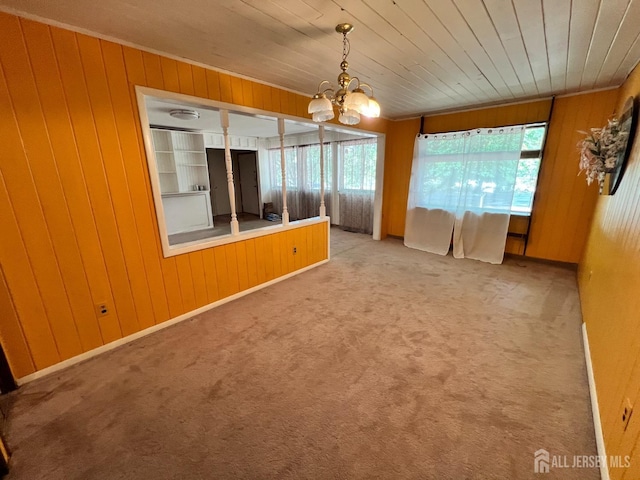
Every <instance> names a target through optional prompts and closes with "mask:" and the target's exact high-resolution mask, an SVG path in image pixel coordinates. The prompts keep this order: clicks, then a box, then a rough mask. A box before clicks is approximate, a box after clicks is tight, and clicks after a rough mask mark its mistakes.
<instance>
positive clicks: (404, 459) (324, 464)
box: [3, 229, 599, 480]
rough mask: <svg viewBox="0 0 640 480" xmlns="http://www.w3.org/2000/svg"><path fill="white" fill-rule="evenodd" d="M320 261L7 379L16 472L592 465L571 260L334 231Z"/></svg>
mask: <svg viewBox="0 0 640 480" xmlns="http://www.w3.org/2000/svg"><path fill="white" fill-rule="evenodd" d="M331 233H332V254H333V258H332V260H331V262H330V263H329V264H326V265H324V266H321V267H319V268H316V269H313V270H311V271H309V272H307V273H304V274H302V275H300V276H297V277H295V278H293V279H290V280H287V281H284V282H282V283H279V284H277V285H274V286H272V287H269V288H267V289H264V290H261V291H260V292H257V293H254V294H252V295H250V296H247V297H244V298H242V299H240V300H238V301H235V302H232V303H229V304H226V305H224V306H222V307H220V308H217V309H215V310H213V311H211V312H209V313H207V314H204V315H201V316H199V317H198V318H195V319H192V320H189V321H186V322H183V323H182V324H179V325H176V326H174V327H171V328H169V329H166V330H163V331H162V332H159V333H156V334H154V335H152V336H149V337H146V338H144V339H141V340H139V341H136V342H134V343H132V344H129V345H127V346H124V347H122V348H119V349H117V350H114V351H112V352H109V353H107V354H105V355H102V356H99V357H97V358H95V359H92V360H90V361H87V362H85V363H83V364H80V365H77V366H75V367H72V368H70V369H67V370H65V371H63V372H61V373H59V374H56V375H53V376H50V377H49V378H45V379H41V380H40V381H36V382H33V383H30V384H28V385H26V386H24V387H22V388H21V389H20V390H19V391H18V392H17V393H14V394H11V395H9V396H8V397H4V400H3V411H4V412H5V414H6V415H7V416H8V420H7V425H6V427H7V428H6V433H7V436H8V442H9V445H10V447H11V448H12V449H13V453H14V458H13V471H12V473H11V474H10V476H9V479H11V480H13V479H30V480H33V479H48V480H51V479H110V480H115V479H125V478H126V479H134V478H135V479H144V478H149V479H236V478H241V479H271V478H273V479H275V478H278V479H280V478H282V479H304V478H309V479H311V478H313V479H334V478H335V479H348V478H362V479H365V478H384V479H409V478H410V479H438V480H446V479H455V480H460V479H509V480H515V479H527V478H548V479H551V478H562V479H580V480H589V479H597V478H599V474H598V471H597V470H595V469H582V470H575V469H563V470H553V469H552V471H551V473H550V474H546V475H534V473H533V453H534V451H535V450H537V449H539V448H545V449H547V450H549V451H550V452H551V454H556V455H568V456H572V455H574V454H576V455H577V454H579V455H595V444H594V435H593V424H592V419H591V413H590V406H589V396H588V389H587V380H586V370H585V366H584V357H583V351H582V346H581V336H580V335H581V333H580V312H579V304H578V295H577V291H576V285H575V278H574V277H575V274H574V272H572V271H570V270H566V269H562V268H557V267H552V266H548V265H540V264H536V263H531V262H516V261H514V260H507V262H506V263H505V264H504V265H502V266H492V265H488V264H483V263H479V262H475V261H472V260H454V259H453V258H451V257H439V256H435V255H430V254H427V253H423V252H419V251H415V250H410V249H407V248H405V247H404V246H403V245H402V243H401V242H399V241H397V240H388V241H384V242H373V241H372V240H369V239H368V238H367V237H365V236H363V235H358V234H352V233H346V232H342V231H340V230H337V229H332V230H331Z"/></svg>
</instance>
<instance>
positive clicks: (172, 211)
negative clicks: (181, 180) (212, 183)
mask: <svg viewBox="0 0 640 480" xmlns="http://www.w3.org/2000/svg"><path fill="white" fill-rule="evenodd" d="M162 208H163V209H164V218H165V222H166V226H167V233H168V234H169V235H172V234H174V233H180V232H189V231H193V230H202V229H204V228H211V227H213V218H212V216H211V199H210V197H209V192H190V193H169V194H165V195H163V196H162Z"/></svg>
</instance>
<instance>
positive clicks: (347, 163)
mask: <svg viewBox="0 0 640 480" xmlns="http://www.w3.org/2000/svg"><path fill="white" fill-rule="evenodd" d="M338 149H339V158H340V166H339V175H338V178H339V183H340V185H339V188H338V200H339V204H340V226H341V227H342V228H344V229H345V230H349V231H354V232H361V233H368V234H371V233H373V202H374V197H375V192H376V161H377V140H376V139H375V138H371V139H362V140H350V141H344V142H340V143H339V144H338Z"/></svg>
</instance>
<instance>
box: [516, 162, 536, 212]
mask: <svg viewBox="0 0 640 480" xmlns="http://www.w3.org/2000/svg"><path fill="white" fill-rule="evenodd" d="M539 170H540V159H539V158H531V159H521V160H520V162H519V163H518V174H517V176H516V185H515V189H514V191H513V203H512V204H511V211H512V212H513V213H519V214H530V213H531V207H532V206H533V195H534V194H535V192H536V184H537V182H538V172H539Z"/></svg>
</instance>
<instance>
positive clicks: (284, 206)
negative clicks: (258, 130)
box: [278, 118, 289, 225]
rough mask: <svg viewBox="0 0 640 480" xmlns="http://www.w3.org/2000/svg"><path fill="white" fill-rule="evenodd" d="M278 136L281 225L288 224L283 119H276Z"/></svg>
mask: <svg viewBox="0 0 640 480" xmlns="http://www.w3.org/2000/svg"><path fill="white" fill-rule="evenodd" d="M278 134H279V135H280V168H281V170H282V224H283V225H288V224H289V210H287V164H286V160H285V157H284V118H279V119H278Z"/></svg>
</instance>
